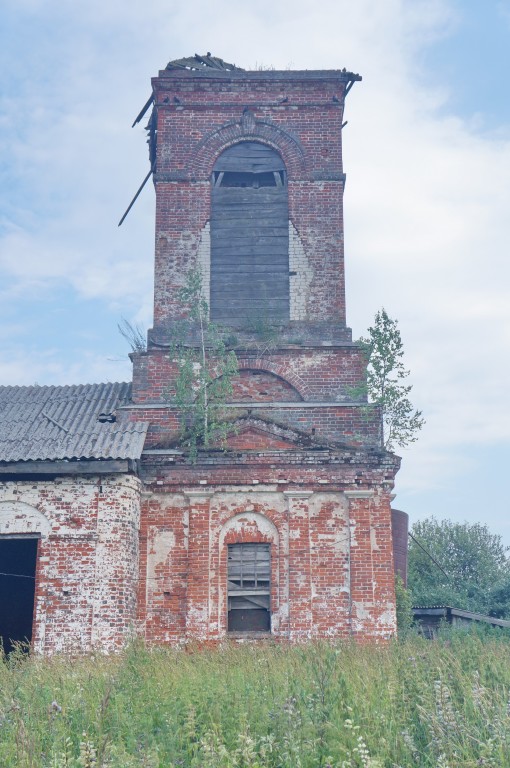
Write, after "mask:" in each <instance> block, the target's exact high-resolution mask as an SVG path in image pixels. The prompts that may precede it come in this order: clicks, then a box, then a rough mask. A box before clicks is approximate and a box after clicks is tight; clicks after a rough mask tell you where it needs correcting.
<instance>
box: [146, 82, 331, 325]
mask: <svg viewBox="0 0 510 768" xmlns="http://www.w3.org/2000/svg"><path fill="white" fill-rule="evenodd" d="M295 74H297V73H295ZM153 87H154V91H155V95H156V100H157V105H158V106H157V110H158V152H157V162H156V174H155V177H154V180H155V186H156V275H157V279H156V282H155V303H154V324H155V326H158V325H161V324H165V322H167V321H169V320H172V319H176V318H178V317H181V316H182V314H183V310H182V307H181V306H180V303H179V301H178V296H177V292H178V288H179V286H180V285H182V281H183V276H184V274H185V272H186V270H187V269H189V268H190V266H192V265H195V264H196V263H198V262H199V261H200V258H199V255H198V249H199V245H200V241H201V233H202V231H203V229H204V227H206V225H207V222H208V220H209V216H210V178H211V173H212V169H213V166H214V162H215V161H216V159H217V157H218V156H219V155H220V154H221V152H222V151H223V150H224V149H226V148H227V147H229V146H231V145H232V144H234V143H236V142H239V141H242V140H249V141H254V140H255V141H261V142H262V143H265V144H268V145H270V146H272V147H274V148H275V149H276V150H277V151H278V152H279V153H280V154H281V156H282V158H283V160H284V162H285V165H286V168H287V173H288V179H289V184H288V192H289V212H290V221H291V224H292V226H293V227H294V229H295V233H296V238H297V239H298V240H299V241H300V242H301V245H302V254H301V258H300V259H298V260H297V262H296V263H297V267H298V271H297V272H296V275H294V276H292V277H291V306H292V307H294V308H295V314H294V318H295V319H307V320H310V321H314V320H315V321H317V320H326V319H333V320H335V321H336V322H340V323H343V324H344V325H345V289H344V269H343V205H342V200H343V188H344V176H343V166H342V150H341V146H342V145H341V125H342V120H343V94H344V88H345V83H344V82H343V78H342V76H341V74H340V73H335V72H331V73H329V74H328V73H320V75H319V74H318V75H317V76H316V77H315V78H314V77H313V76H312V77H309V76H307V77H304V78H301V79H299V78H293V77H289V74H288V73H277V72H273V73H270V74H268V75H266V76H261V73H257V72H252V73H246V75H245V76H243V78H233V79H229V78H228V77H227V78H226V77H225V76H224V75H221V76H217V77H214V76H208V77H207V78H204V77H200V76H193V75H191V76H190V75H189V73H183V72H182V71H181V72H175V71H174V72H165V73H161V76H160V77H158V78H155V79H154V80H153ZM284 100H286V101H285V102H284V103H282V102H283V101H284ZM293 271H294V270H293ZM298 295H299V298H298Z"/></svg>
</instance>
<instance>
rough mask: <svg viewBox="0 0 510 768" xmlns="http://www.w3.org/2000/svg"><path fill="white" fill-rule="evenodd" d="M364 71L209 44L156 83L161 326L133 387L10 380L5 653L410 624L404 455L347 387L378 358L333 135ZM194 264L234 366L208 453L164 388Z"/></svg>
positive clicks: (2, 460) (0, 629)
mask: <svg viewBox="0 0 510 768" xmlns="http://www.w3.org/2000/svg"><path fill="white" fill-rule="evenodd" d="M359 80H361V78H360V76H359V75H356V74H353V73H351V72H347V71H346V70H333V71H281V72H280V71H273V70H269V71H244V70H242V69H240V68H238V67H235V66H232V65H229V64H226V63H225V62H223V61H222V60H221V59H218V58H215V57H212V56H211V55H210V54H208V55H207V56H203V57H201V56H195V57H191V58H190V59H181V60H178V61H172V62H170V63H169V64H168V66H167V67H166V69H164V70H162V71H160V72H159V75H158V76H157V77H155V78H154V79H153V81H152V88H153V91H152V97H151V100H150V103H149V102H148V104H147V105H146V106H147V115H149V111H148V110H149V109H152V113H151V116H150V118H149V148H150V162H151V170H152V174H153V181H154V186H155V190H156V232H155V282H154V323H153V328H152V329H151V330H150V331H149V333H148V339H147V349H146V350H145V351H137V352H135V353H133V354H132V361H133V380H132V382H131V383H116V384H111V383H105V384H84V385H76V386H30V387H10V386H9V387H0V571H1V572H2V575H0V634H1V635H2V638H3V641H4V644H5V645H6V648H9V647H10V641H11V640H20V639H24V638H27V639H28V640H30V641H31V643H32V646H33V648H34V649H35V650H36V651H37V652H42V653H54V652H58V651H65V650H73V651H87V650H90V649H92V648H99V649H106V650H111V649H115V648H120V647H122V646H123V645H124V644H125V642H126V641H127V640H128V639H129V638H131V637H133V636H135V635H136V636H141V637H142V638H145V639H146V640H147V642H149V643H160V644H175V645H176V644H180V643H182V642H188V641H211V642H213V641H219V640H222V639H225V638H229V637H230V638H232V639H236V640H243V639H248V638H265V637H269V638H274V639H276V640H279V641H293V642H296V641H303V640H307V639H312V638H318V637H326V638H336V637H338V638H346V637H354V638H358V639H367V640H379V639H385V638H388V637H389V636H391V635H392V634H393V633H394V632H395V591H394V574H393V548H392V524H391V498H392V489H393V485H394V478H395V473H396V471H397V470H398V466H399V459H398V458H397V457H396V456H394V455H393V454H391V453H388V452H387V451H386V450H385V449H384V447H383V439H382V424H381V414H380V412H378V410H377V409H376V408H371V409H368V408H367V407H366V403H364V402H363V401H362V399H360V398H359V397H358V399H356V397H355V396H354V395H353V392H354V391H355V387H356V385H357V384H359V382H360V381H363V378H364V374H365V369H366V360H365V359H364V356H363V354H362V351H361V349H360V347H359V346H358V345H357V344H356V343H354V342H353V341H352V335H351V331H350V329H349V328H348V327H347V325H346V311H345V284H344V236H343V212H342V201H343V194H344V187H345V174H344V171H343V164H342V124H343V122H344V102H345V98H346V96H347V94H348V93H349V91H350V89H351V87H352V86H353V85H354V83H355V82H356V81H359ZM142 116H143V115H142ZM194 267H197V268H199V269H200V271H201V274H202V278H203V286H204V293H205V298H206V299H207V302H208V305H209V311H210V317H211V320H213V321H217V322H218V323H219V324H221V325H222V326H223V327H224V328H225V333H227V334H229V336H230V337H231V339H233V341H232V342H231V344H232V346H233V348H234V349H235V353H236V355H237V359H238V365H239V371H238V373H237V374H236V376H235V377H234V382H233V395H232V396H231V398H229V402H228V403H227V404H226V408H227V410H229V412H230V413H231V414H232V419H231V421H232V429H231V431H230V432H229V433H228V434H227V437H226V445H225V446H223V448H222V447H221V446H214V447H213V448H210V449H208V450H199V452H198V456H197V460H196V462H194V463H193V462H191V461H190V459H189V456H188V455H187V452H186V450H184V449H183V446H182V444H180V443H179V430H180V417H179V408H178V406H177V404H176V402H175V400H172V397H171V395H169V394H168V393H169V392H170V393H171V391H172V383H173V382H175V378H176V364H175V359H174V358H172V355H171V354H170V350H171V343H172V338H173V331H174V329H175V326H176V323H178V322H179V320H180V319H181V318H182V315H183V312H184V308H183V306H182V303H181V301H180V289H181V287H182V284H183V281H184V277H185V275H186V273H187V272H188V271H189V270H190V269H191V268H194ZM266 328H270V329H273V331H272V332H273V342H272V343H270V344H269V343H265V341H264V338H265V335H264V334H265V329H266ZM5 574H11V575H5Z"/></svg>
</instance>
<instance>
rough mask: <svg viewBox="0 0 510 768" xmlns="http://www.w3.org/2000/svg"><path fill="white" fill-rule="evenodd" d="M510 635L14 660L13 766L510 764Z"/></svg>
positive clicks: (7, 758)
mask: <svg viewBox="0 0 510 768" xmlns="http://www.w3.org/2000/svg"><path fill="white" fill-rule="evenodd" d="M509 699H510V641H509V640H508V639H507V638H505V637H504V636H503V635H502V636H501V637H499V638H498V637H481V636H477V635H466V634H460V635H459V634H455V633H453V634H451V635H450V636H449V637H447V638H443V639H439V640H436V641H433V642H430V641H426V640H423V639H421V638H419V637H409V638H408V639H406V640H404V641H401V642H398V643H397V642H395V643H392V644H390V645H387V646H384V647H374V646H372V645H366V646H356V645H353V644H349V643H338V644H327V643H314V644H307V645H303V646H297V647H296V646H293V647H288V646H284V645H271V646H267V645H264V646H260V645H258V646H241V647H233V646H226V647H224V648H220V649H217V650H199V649H196V650H195V651H194V652H184V651H177V650H171V649H161V648H157V649H152V650H147V649H146V648H144V647H143V645H141V644H137V643H135V644H133V645H131V646H130V647H129V648H128V649H127V650H126V651H125V652H124V653H122V654H120V655H117V656H112V657H105V656H102V655H99V654H98V655H93V656H89V657H86V658H77V659H70V658H64V657H55V658H51V659H41V658H36V657H30V658H26V657H24V656H23V655H22V654H19V655H14V656H12V657H11V658H10V659H9V660H8V661H7V662H4V663H1V664H0V766H1V768H10V767H11V766H13V768H14V766H15V767H16V768H36V767H37V768H40V767H42V768H91V767H92V766H98V767H99V766H111V767H112V768H132V767H134V766H145V767H146V768H177V766H190V768H216V767H217V768H266V767H267V768H312V766H313V767H314V768H315V767H319V768H328V767H329V768H351V767H354V766H356V767H360V768H369V767H370V768H383V767H384V768H386V767H388V768H394V767H396V766H401V767H402V768H407V767H408V766H413V765H416V766H434V768H459V767H460V766H466V767H467V766H473V768H474V766H494V767H497V768H501V767H502V766H503V767H504V766H510V709H509V707H510V703H509Z"/></svg>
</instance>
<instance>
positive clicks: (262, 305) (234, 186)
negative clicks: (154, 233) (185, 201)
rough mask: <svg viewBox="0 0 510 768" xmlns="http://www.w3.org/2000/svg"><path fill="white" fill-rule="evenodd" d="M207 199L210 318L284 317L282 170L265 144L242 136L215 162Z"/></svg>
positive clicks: (284, 181) (285, 223) (286, 224)
mask: <svg viewBox="0 0 510 768" xmlns="http://www.w3.org/2000/svg"><path fill="white" fill-rule="evenodd" d="M212 185H213V188H212V201H211V300H210V307H211V318H212V319H213V320H220V321H222V322H226V323H231V322H236V321H254V322H258V321H260V320H261V319H262V320H269V321H273V320H278V321H281V320H288V318H289V202H288V193H287V174H286V171H285V165H284V162H283V160H282V158H281V157H280V155H279V154H278V153H277V152H276V151H275V150H274V149H271V147H268V146H266V145H264V144H259V143H257V142H254V141H244V142H241V143H239V144H235V145H234V146H232V147H229V148H228V149H226V150H225V151H224V152H223V154H222V155H220V157H219V158H218V160H217V161H216V164H215V166H214V170H213V178H212Z"/></svg>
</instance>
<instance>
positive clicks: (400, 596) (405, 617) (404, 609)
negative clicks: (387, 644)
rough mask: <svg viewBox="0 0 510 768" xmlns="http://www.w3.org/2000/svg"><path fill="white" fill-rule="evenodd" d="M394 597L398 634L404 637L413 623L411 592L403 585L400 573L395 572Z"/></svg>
mask: <svg viewBox="0 0 510 768" xmlns="http://www.w3.org/2000/svg"><path fill="white" fill-rule="evenodd" d="M395 597H396V603H397V630H398V636H399V637H404V636H405V635H406V634H407V632H409V630H410V629H411V628H412V626H413V623H414V617H413V598H412V595H411V592H410V591H409V590H408V589H406V588H405V587H404V582H403V580H402V576H401V575H400V573H397V575H396V576H395Z"/></svg>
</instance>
